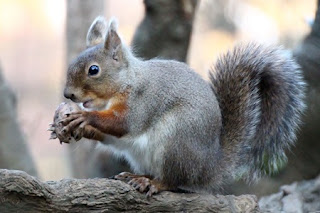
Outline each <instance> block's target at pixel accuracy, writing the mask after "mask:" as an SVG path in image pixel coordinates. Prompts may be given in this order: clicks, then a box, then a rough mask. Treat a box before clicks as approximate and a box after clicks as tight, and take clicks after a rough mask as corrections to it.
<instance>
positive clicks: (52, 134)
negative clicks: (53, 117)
mask: <svg viewBox="0 0 320 213" xmlns="http://www.w3.org/2000/svg"><path fill="white" fill-rule="evenodd" d="M53 139H57V134H56V133H55V132H52V133H51V135H50V138H49V140H53Z"/></svg>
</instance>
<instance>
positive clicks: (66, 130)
mask: <svg viewBox="0 0 320 213" xmlns="http://www.w3.org/2000/svg"><path fill="white" fill-rule="evenodd" d="M59 123H60V124H62V125H63V126H64V127H63V128H62V130H61V132H62V133H63V134H70V135H72V136H73V137H74V139H75V140H76V141H78V140H80V139H81V138H82V137H83V135H84V127H85V126H86V125H87V124H88V112H83V111H81V112H75V113H70V114H66V117H65V118H63V119H61V120H60V121H59Z"/></svg>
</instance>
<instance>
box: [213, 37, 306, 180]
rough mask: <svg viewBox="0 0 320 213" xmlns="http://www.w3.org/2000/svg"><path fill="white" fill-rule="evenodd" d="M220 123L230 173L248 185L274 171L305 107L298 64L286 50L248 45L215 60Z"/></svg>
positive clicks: (289, 143)
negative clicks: (240, 176)
mask: <svg viewBox="0 0 320 213" xmlns="http://www.w3.org/2000/svg"><path fill="white" fill-rule="evenodd" d="M210 79H211V81H212V88H213V90H214V92H215V94H216V96H217V99H218V102H219V105H220V109H221V114H222V121H223V129H222V135H221V144H222V147H224V148H223V149H224V150H225V151H226V156H227V157H228V158H230V161H232V162H235V163H234V164H233V165H234V167H231V168H230V169H235V168H237V169H236V170H234V171H236V172H237V173H238V174H235V175H239V173H247V172H249V175H246V176H245V177H246V178H247V179H248V180H252V179H254V178H255V177H257V176H259V175H260V174H261V173H263V172H264V171H267V172H272V171H276V170H277V167H279V166H281V165H282V164H283V162H284V161H285V160H286V156H285V149H287V148H290V146H291V145H293V144H294V142H295V139H296V131H297V129H298V126H299V124H300V116H301V114H302V112H303V110H304V108H305V105H304V89H305V84H304V82H303V79H302V74H301V71H300V69H299V67H298V65H297V64H296V63H295V62H294V61H293V60H292V58H291V55H290V53H289V51H285V50H282V49H281V48H278V47H272V46H262V45H257V44H253V43H250V44H248V45H239V46H237V47H235V48H234V49H233V50H232V51H230V52H228V53H227V54H225V55H224V56H223V57H221V58H220V59H218V61H217V63H216V64H215V67H214V70H212V71H211V72H210Z"/></svg>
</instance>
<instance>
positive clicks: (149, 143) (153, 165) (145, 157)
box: [104, 133, 163, 177]
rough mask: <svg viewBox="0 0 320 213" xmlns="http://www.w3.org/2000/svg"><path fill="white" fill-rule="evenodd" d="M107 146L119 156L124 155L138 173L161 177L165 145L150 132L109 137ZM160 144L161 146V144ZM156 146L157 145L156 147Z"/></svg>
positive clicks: (106, 142)
mask: <svg viewBox="0 0 320 213" xmlns="http://www.w3.org/2000/svg"><path fill="white" fill-rule="evenodd" d="M104 145H105V148H107V149H108V150H110V151H111V152H112V153H113V154H114V155H115V156H117V157H124V158H125V159H126V160H127V161H128V163H129V164H130V166H131V169H132V170H133V171H134V172H135V173H136V174H148V175H152V176H154V177H160V172H161V166H162V165H161V163H162V161H161V160H160V159H162V157H160V155H161V153H163V152H162V151H161V150H163V147H162V146H161V145H160V144H159V143H157V142H156V141H154V140H152V138H151V137H149V134H148V133H144V134H142V135H140V136H138V137H134V138H132V137H125V138H121V139H118V138H115V137H112V139H111V138H107V140H106V141H105V143H104ZM159 145H160V146H159ZM155 146H156V147H155Z"/></svg>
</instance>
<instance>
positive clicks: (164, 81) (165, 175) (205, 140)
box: [68, 29, 305, 192]
mask: <svg viewBox="0 0 320 213" xmlns="http://www.w3.org/2000/svg"><path fill="white" fill-rule="evenodd" d="M111 32H113V33H115V34H114V35H115V36H116V37H118V36H117V32H116V29H111ZM110 42H112V41H110ZM110 45H111V46H112V43H111V44H110ZM120 48H121V49H119V50H118V51H119V54H120V55H121V56H122V58H121V59H122V60H120V61H119V60H118V61H117V63H115V62H113V61H112V60H113V59H112V58H111V55H112V54H111V53H110V52H108V51H112V50H108V49H106V47H105V45H97V46H96V47H94V48H89V49H87V50H86V51H85V52H84V53H82V54H81V55H80V56H79V58H78V59H76V60H75V61H74V63H73V64H72V65H71V66H70V68H69V73H68V77H69V79H70V78H74V79H76V78H77V76H79V78H82V77H80V76H81V75H83V73H82V72H85V70H84V71H82V68H77V71H75V68H74V67H77V64H81V66H82V67H87V64H92V63H95V64H100V67H101V69H102V71H101V72H103V73H101V76H102V77H101V79H100V80H99V79H96V80H95V83H94V84H95V87H97V88H103V87H102V86H101V87H100V86H99V85H100V84H101V85H103V84H105V83H106V81H108V84H110V85H118V86H117V88H119V92H121V91H122V90H123V91H128V89H129V91H130V92H129V96H128V100H127V106H128V114H127V124H128V128H129V131H128V132H129V133H128V134H126V135H124V136H123V137H121V138H120V139H116V138H113V140H108V141H104V142H103V143H105V145H107V147H109V148H110V149H111V150H112V151H113V152H114V153H115V154H116V155H118V156H124V157H125V158H126V159H127V161H128V162H129V164H130V165H131V167H132V169H133V170H134V171H135V172H136V173H141V174H147V175H152V176H154V177H155V178H157V179H159V180H161V181H162V182H163V183H165V184H167V185H168V186H169V187H170V188H183V189H189V190H194V191H211V192H212V191H215V190H218V189H219V188H220V187H221V186H222V185H223V184H224V183H225V182H227V181H230V179H232V178H233V177H236V176H237V175H239V174H240V173H241V174H243V175H244V174H245V175H244V178H247V179H250V178H248V177H256V176H259V175H256V174H259V171H260V170H261V169H260V167H261V164H262V162H263V161H264V156H265V155H268V159H269V160H270V163H271V165H272V164H274V162H275V161H276V160H277V159H278V158H279V157H283V156H285V153H284V150H285V149H287V148H289V147H290V146H291V145H292V144H293V143H294V140H295V133H296V130H297V128H298V125H299V124H300V120H299V119H300V115H301V113H302V112H303V109H304V100H303V99H304V87H305V85H304V83H303V80H302V76H301V71H300V70H299V69H298V66H297V65H296V63H295V62H293V60H292V59H291V57H290V56H289V55H288V54H287V52H286V51H284V50H281V49H280V48H277V47H263V46H260V45H256V44H249V45H240V46H238V47H236V48H235V49H234V50H233V51H231V52H228V53H227V54H226V55H224V56H223V57H221V58H220V59H219V60H218V61H217V63H216V66H215V68H214V70H212V71H211V72H210V79H211V81H210V82H206V81H204V80H203V79H202V78H201V77H200V76H199V75H198V74H197V73H195V72H194V71H193V70H192V69H190V68H189V67H188V66H187V65H186V64H184V63H180V62H177V61H172V60H156V59H154V60H147V61H143V60H140V59H138V58H136V57H135V56H134V55H133V54H132V53H131V51H130V50H129V48H127V47H126V45H124V44H123V43H121V45H120ZM89 56H90V57H89ZM119 63H120V64H119ZM114 64H117V66H116V67H114ZM121 64H122V65H121ZM107 76H108V79H107V80H106V79H105V78H106V77H107ZM79 81H80V80H79ZM68 82H69V84H72V81H71V80H70V81H68ZM80 85H82V83H80ZM68 86H69V87H72V86H74V85H68Z"/></svg>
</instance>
